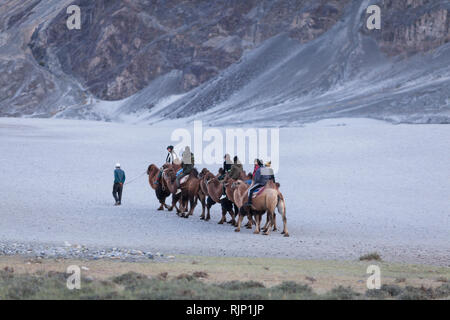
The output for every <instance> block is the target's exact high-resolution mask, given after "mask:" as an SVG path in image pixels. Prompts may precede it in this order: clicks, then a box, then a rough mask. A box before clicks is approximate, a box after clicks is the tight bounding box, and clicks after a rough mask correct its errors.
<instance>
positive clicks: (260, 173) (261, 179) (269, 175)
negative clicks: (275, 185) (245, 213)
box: [246, 163, 275, 207]
mask: <svg viewBox="0 0 450 320" xmlns="http://www.w3.org/2000/svg"><path fill="white" fill-rule="evenodd" d="M268 164H269V165H270V164H271V163H268ZM270 180H273V182H275V174H274V172H273V169H272V168H271V167H270V166H269V167H264V166H261V167H259V168H258V169H257V170H256V172H255V174H254V176H253V183H252V185H251V186H250V188H249V189H248V202H247V203H246V206H247V207H251V206H252V197H253V193H254V192H255V191H256V190H257V189H259V188H262V187H264V186H265V185H266V184H267V182H269V181H270Z"/></svg>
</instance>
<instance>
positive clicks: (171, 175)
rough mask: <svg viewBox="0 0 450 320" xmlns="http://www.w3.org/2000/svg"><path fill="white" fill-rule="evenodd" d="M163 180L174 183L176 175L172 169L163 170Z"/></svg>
mask: <svg viewBox="0 0 450 320" xmlns="http://www.w3.org/2000/svg"><path fill="white" fill-rule="evenodd" d="M164 178H166V179H168V180H169V181H170V182H174V181H175V179H176V178H177V174H176V172H175V170H174V169H173V168H167V169H165V170H164Z"/></svg>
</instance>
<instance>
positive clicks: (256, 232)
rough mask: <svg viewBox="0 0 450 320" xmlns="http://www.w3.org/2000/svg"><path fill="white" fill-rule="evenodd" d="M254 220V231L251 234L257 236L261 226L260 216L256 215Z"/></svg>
mask: <svg viewBox="0 0 450 320" xmlns="http://www.w3.org/2000/svg"><path fill="white" fill-rule="evenodd" d="M255 220H256V228H255V231H254V232H253V233H254V234H259V232H260V225H261V215H260V214H257V215H256V217H255Z"/></svg>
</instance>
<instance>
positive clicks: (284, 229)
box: [281, 207, 289, 237]
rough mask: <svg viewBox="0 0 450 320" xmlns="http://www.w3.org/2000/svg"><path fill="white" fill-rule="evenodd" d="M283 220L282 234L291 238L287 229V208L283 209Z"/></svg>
mask: <svg viewBox="0 0 450 320" xmlns="http://www.w3.org/2000/svg"><path fill="white" fill-rule="evenodd" d="M282 218H283V232H282V233H281V234H283V235H284V236H285V237H289V232H288V229H287V218H286V208H285V207H284V208H283V211H282Z"/></svg>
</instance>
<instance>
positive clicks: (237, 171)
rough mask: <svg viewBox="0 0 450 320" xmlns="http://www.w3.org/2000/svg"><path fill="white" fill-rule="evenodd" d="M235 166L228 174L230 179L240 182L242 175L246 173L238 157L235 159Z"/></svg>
mask: <svg viewBox="0 0 450 320" xmlns="http://www.w3.org/2000/svg"><path fill="white" fill-rule="evenodd" d="M233 162H234V163H233V165H232V166H231V169H230V172H229V173H228V175H229V177H230V178H231V179H233V180H238V179H239V177H240V176H241V173H242V172H243V171H244V168H243V166H242V163H241V162H240V161H239V158H238V157H237V156H235V157H234V159H233Z"/></svg>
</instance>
